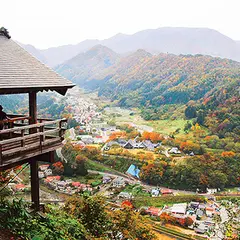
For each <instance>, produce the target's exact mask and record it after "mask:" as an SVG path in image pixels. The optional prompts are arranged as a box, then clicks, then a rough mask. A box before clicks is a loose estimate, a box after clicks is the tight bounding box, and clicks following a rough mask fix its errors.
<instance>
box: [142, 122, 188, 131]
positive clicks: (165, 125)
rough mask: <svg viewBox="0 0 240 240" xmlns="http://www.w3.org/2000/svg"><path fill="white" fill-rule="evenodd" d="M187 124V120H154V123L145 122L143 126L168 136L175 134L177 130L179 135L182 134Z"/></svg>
mask: <svg viewBox="0 0 240 240" xmlns="http://www.w3.org/2000/svg"><path fill="white" fill-rule="evenodd" d="M186 123H187V120H184V119H176V120H156V121H145V123H144V124H145V125H147V126H150V127H152V128H153V129H154V131H156V132H159V133H162V134H167V135H169V134H170V133H172V132H175V131H176V130H177V129H179V128H180V129H181V130H180V132H179V133H180V134H181V133H184V130H183V129H184V126H185V124H186Z"/></svg>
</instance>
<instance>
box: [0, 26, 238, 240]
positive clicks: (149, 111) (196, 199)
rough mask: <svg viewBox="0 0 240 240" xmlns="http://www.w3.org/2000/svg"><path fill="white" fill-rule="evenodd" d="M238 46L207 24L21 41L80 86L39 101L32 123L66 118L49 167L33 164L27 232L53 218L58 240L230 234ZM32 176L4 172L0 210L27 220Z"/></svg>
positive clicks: (24, 111) (12, 108)
mask: <svg viewBox="0 0 240 240" xmlns="http://www.w3.org/2000/svg"><path fill="white" fill-rule="evenodd" d="M179 34H180V35H179ZM206 35H209V36H211V37H212V38H214V39H215V38H216V39H223V42H224V44H223V42H221V44H219V45H216V46H213V44H212V41H210V40H209V39H205V37H206ZM153 36H154V37H153ZM176 36H179V38H178V40H177V43H176V41H175V38H176ZM193 36H194V37H193ZM196 36H197V37H198V39H197V40H196V39H195V37H196ZM192 38H194V39H195V45H191V46H189V48H188V47H187V44H188V43H189V42H191V39H192ZM157 39H162V42H163V43H165V44H164V46H165V47H164V48H163V47H162V46H163V45H162V44H158V41H157ZM169 39H171V41H170V42H169ZM153 41H155V44H154V48H151V46H152V44H153ZM120 43H121V44H120ZM136 43H137V44H136ZM225 45H227V46H228V48H227V49H228V51H227V50H226V49H223V47H222V46H225ZM238 45H239V44H236V42H235V41H233V40H231V39H229V38H226V37H225V36H224V35H221V34H220V33H218V32H217V31H213V30H210V29H200V30H199V29H195V28H193V29H190V28H189V29H185V28H159V29H155V30H146V31H142V32H138V33H136V34H133V35H123V34H119V35H117V36H114V37H113V38H110V39H105V40H101V41H99V40H86V41H84V42H82V43H79V44H77V45H69V46H68V45H67V46H62V47H61V48H60V49H59V48H51V49H45V50H42V51H40V50H38V49H35V48H34V47H33V46H23V47H24V48H25V49H26V50H28V51H29V52H31V53H32V54H33V55H35V56H36V57H38V58H39V59H40V60H41V61H42V62H44V63H45V64H48V65H49V66H51V67H53V68H54V70H55V71H56V72H57V73H58V74H59V75H61V76H63V77H65V78H66V79H68V80H71V81H72V82H74V83H75V84H76V86H75V87H73V88H72V89H69V90H68V92H67V93H66V95H65V96H60V95H59V94H57V93H52V92H51V91H49V92H41V93H39V94H38V99H37V108H38V114H39V117H41V118H43V119H45V118H48V119H54V118H58V119H59V118H66V119H67V120H66V124H65V128H66V129H64V130H62V131H63V132H64V131H65V130H66V131H65V135H64V137H63V138H61V135H57V137H59V139H60V140H59V141H60V145H61V144H62V145H61V147H60V148H58V149H57V150H56V152H53V154H54V157H53V158H54V161H51V162H48V163H43V162H40V164H39V166H38V169H37V174H38V177H39V179H40V199H41V202H42V203H45V204H46V205H43V213H44V215H43V217H42V216H40V217H39V216H36V217H33V218H32V219H31V221H32V225H34V226H35V227H36V229H38V231H40V230H39V229H40V228H43V225H44V224H43V225H41V224H42V221H45V220H43V219H51V220H49V221H48V224H49V225H51V224H52V222H53V223H54V224H55V226H58V227H59V226H62V227H63V226H64V227H63V228H64V231H65V232H63V231H60V232H59V234H62V235H61V237H62V236H63V235H64V234H65V235H66V234H70V235H69V236H71V234H72V233H71V231H72V232H74V231H73V229H77V231H79V232H77V233H76V234H77V235H76V236H77V237H76V238H74V239H77V238H79V236H81V237H80V238H79V239H81V238H82V239H85V238H84V237H83V236H85V235H86V236H87V237H88V238H86V239H93V237H94V238H95V237H96V238H98V237H107V238H106V239H144V240H150V239H154V234H156V236H158V238H159V239H196V240H197V239H198V240H203V239H213V240H220V239H224V238H225V237H227V239H237V238H236V236H239V218H240V211H239V209H240V205H239V196H240V161H239V160H240V141H239V140H240V127H239V126H240V102H239V100H240V95H239V92H240V80H239V79H240V63H239V62H238V61H237V60H239V56H240V55H239V54H240V49H239V46H238ZM173 46H175V47H174V48H173ZM196 49H201V51H200V50H196ZM4 76H5V75H4ZM44 77H45V76H44ZM50 90H52V89H51V88H50ZM0 100H1V103H2V105H3V107H4V110H5V109H6V111H7V112H8V113H14V114H21V115H28V114H29V109H28V104H29V102H28V96H27V95H26V94H23V95H17V96H16V95H14V94H13V95H4V96H1V98H0ZM40 121H42V120H40ZM9 126H10V125H9ZM60 127H61V124H60ZM6 128H7V126H6ZM50 129H51V127H50ZM57 130H59V128H57ZM60 130H61V129H60ZM50 131H53V130H50ZM29 132H30V131H29ZM21 134H22V132H21ZM36 134H37V133H36ZM23 136H24V133H23ZM39 136H40V137H41V139H42V138H43V139H44V135H43V134H42V133H39ZM42 136H43V137H42ZM54 136H55V135H54ZM52 137H53V135H51V136H49V138H52ZM19 141H20V140H19ZM21 144H23V145H24V141H22V140H21ZM60 145H59V146H60ZM52 156H53V155H52ZM30 176H31V175H30V168H29V166H27V165H23V166H19V167H16V168H14V169H13V170H9V171H3V172H2V173H1V175H0V180H1V181H0V185H1V186H2V190H1V191H3V193H2V195H6V198H8V200H11V201H9V202H8V201H3V202H1V201H0V204H2V209H4V208H6V209H8V210H9V209H10V210H9V211H11V209H12V208H11V206H13V208H14V207H16V206H15V205H14V204H16V205H17V207H19V209H18V210H19V211H17V212H19V213H20V217H19V218H23V219H25V217H26V216H28V213H26V212H25V211H26V205H25V204H27V202H29V201H30V195H29V192H30V190H31V187H30V186H31V184H30V181H29V179H30ZM12 177H13V180H11V178H12ZM8 181H10V183H9V182H8ZM6 183H7V185H5V184H6ZM8 183H9V184H8ZM0 193H1V192H0ZM0 195H1V194H0ZM15 198H16V199H19V200H18V201H19V202H15V201H12V200H13V199H15ZM22 198H25V202H22V200H21V199H22ZM47 203H54V204H55V205H53V204H50V205H47ZM0 206H1V205H0ZM21 211H23V212H24V213H23V214H21ZM45 211H46V212H45ZM2 212H3V213H4V212H7V211H5V210H2ZM9 214H10V213H9ZM40 215H41V214H40ZM23 221H25V222H27V221H26V220H23ZM64 221H66V222H64ZM46 222H47V221H46ZM36 223H37V224H36ZM55 226H53V225H51V226H50V228H52V229H54V227H55ZM68 226H69V228H68ZM27 227H28V231H29V232H28V231H27V233H28V234H30V235H31V234H32V235H31V236H33V235H34V236H37V234H36V232H31V231H30V230H29V226H27ZM65 227H66V228H65ZM21 234H24V233H21ZM43 234H45V233H43ZM51 234H54V233H51ZM74 234H75V232H74ZM132 234H133V235H132ZM30 235H29V236H30ZM133 236H134V237H133ZM142 236H145V237H144V238H142ZM28 238H29V237H28ZM36 239H38V238H36ZM40 239H41V238H40ZM59 239H64V238H63V237H62V238H59ZM69 239H70V237H69Z"/></svg>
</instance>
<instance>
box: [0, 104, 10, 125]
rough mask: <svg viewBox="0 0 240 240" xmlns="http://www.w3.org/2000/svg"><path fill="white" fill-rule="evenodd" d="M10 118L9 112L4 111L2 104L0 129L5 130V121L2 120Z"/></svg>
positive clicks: (0, 107)
mask: <svg viewBox="0 0 240 240" xmlns="http://www.w3.org/2000/svg"><path fill="white" fill-rule="evenodd" d="M6 119H9V117H8V116H7V114H6V113H5V112H4V111H3V107H2V105H0V130H3V127H4V123H3V122H2V121H3V120H6Z"/></svg>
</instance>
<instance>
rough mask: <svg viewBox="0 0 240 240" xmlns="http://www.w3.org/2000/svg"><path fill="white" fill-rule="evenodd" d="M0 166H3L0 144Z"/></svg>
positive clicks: (0, 146)
mask: <svg viewBox="0 0 240 240" xmlns="http://www.w3.org/2000/svg"><path fill="white" fill-rule="evenodd" d="M0 165H3V159H2V145H1V144H0Z"/></svg>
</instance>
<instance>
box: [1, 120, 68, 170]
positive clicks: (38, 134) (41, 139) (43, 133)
mask: <svg viewBox="0 0 240 240" xmlns="http://www.w3.org/2000/svg"><path fill="white" fill-rule="evenodd" d="M23 118H24V119H19V118H18V119H17V120H18V121H19V120H26V117H23ZM15 120H16V119H15ZM4 121H6V122H8V123H9V120H4ZM10 121H14V118H12V119H10ZM66 121H67V120H66V119H59V120H54V121H48V119H44V120H43V119H42V120H41V123H37V124H31V125H25V126H20V127H13V128H9V129H4V130H0V166H2V165H5V164H8V163H12V162H13V161H14V162H15V161H19V160H23V159H24V158H27V157H29V156H33V155H37V154H42V153H45V152H48V151H50V150H51V151H53V150H54V148H56V147H57V145H59V144H61V142H62V140H63V135H64V132H65V128H64V123H66Z"/></svg>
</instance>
